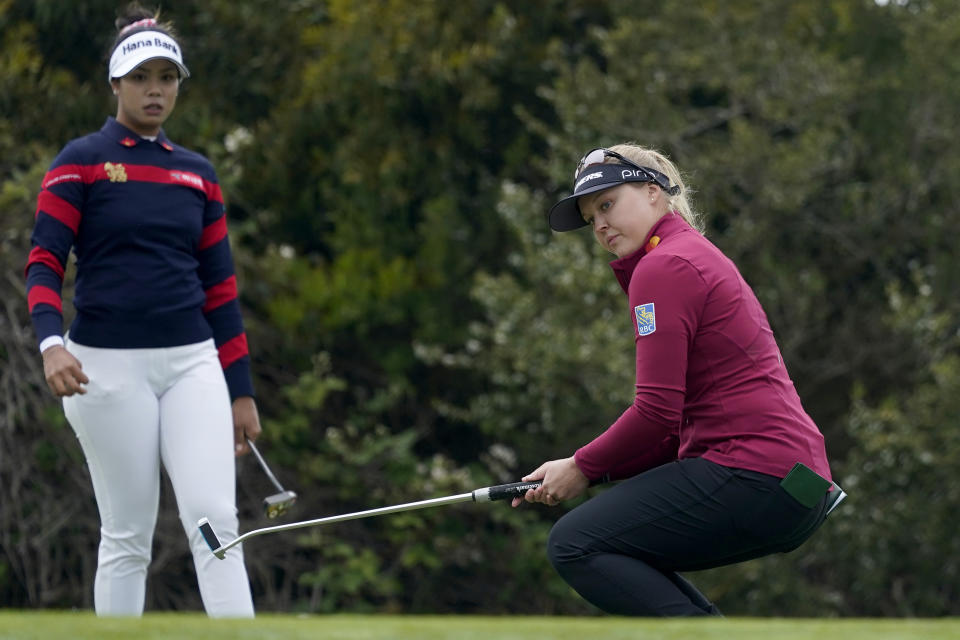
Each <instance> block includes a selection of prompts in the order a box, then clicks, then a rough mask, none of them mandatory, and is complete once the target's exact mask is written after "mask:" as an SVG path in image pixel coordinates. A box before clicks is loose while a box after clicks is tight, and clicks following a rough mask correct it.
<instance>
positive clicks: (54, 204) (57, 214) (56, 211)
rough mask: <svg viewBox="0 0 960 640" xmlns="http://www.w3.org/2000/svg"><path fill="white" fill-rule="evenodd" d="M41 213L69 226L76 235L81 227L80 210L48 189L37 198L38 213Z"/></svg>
mask: <svg viewBox="0 0 960 640" xmlns="http://www.w3.org/2000/svg"><path fill="white" fill-rule="evenodd" d="M41 211H43V212H44V213H46V214H47V215H50V216H52V217H54V218H56V219H57V220H59V221H60V222H62V223H63V224H65V225H67V226H68V227H70V229H71V230H73V232H74V233H76V232H77V229H78V228H79V227H80V210H79V209H77V208H76V207H75V206H73V205H72V204H70V203H69V202H67V201H66V200H64V199H63V198H61V197H60V196H58V195H56V194H54V193H53V192H51V191H47V190H46V189H44V190H43V191H41V192H40V195H39V196H38V197H37V213H38V214H39V213H40V212H41ZM34 217H36V215H34Z"/></svg>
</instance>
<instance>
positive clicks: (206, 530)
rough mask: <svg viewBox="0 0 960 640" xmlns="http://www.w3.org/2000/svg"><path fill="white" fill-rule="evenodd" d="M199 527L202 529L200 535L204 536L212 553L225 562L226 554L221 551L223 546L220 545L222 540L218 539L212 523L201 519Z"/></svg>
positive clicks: (198, 523)
mask: <svg viewBox="0 0 960 640" xmlns="http://www.w3.org/2000/svg"><path fill="white" fill-rule="evenodd" d="M197 526H198V527H199V528H200V535H202V536H203V539H204V540H205V541H206V542H207V546H208V547H210V551H212V552H213V555H215V556H217V557H218V558H220V559H221V560H223V557H224V556H225V555H226V552H225V551H221V547H222V546H223V545H221V544H220V539H219V538H217V534H216V533H215V532H214V531H213V527H212V526H211V525H210V521H209V520H207V519H206V518H200V520H199V522H197Z"/></svg>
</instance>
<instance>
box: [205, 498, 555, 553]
mask: <svg viewBox="0 0 960 640" xmlns="http://www.w3.org/2000/svg"><path fill="white" fill-rule="evenodd" d="M541 484H543V481H542V480H534V481H532V482H513V483H511V484H501V485H496V486H493V487H483V488H482V489H475V490H473V491H471V492H470V493H461V494H459V495H455V496H447V497H445V498H431V499H429V500H420V501H418V502H408V503H406V504H398V505H395V506H392V507H381V508H379V509H368V510H366V511H356V512H354V513H345V514H343V515H339V516H329V517H326V518H317V519H316V520H304V521H302V522H291V523H289V524H279V525H276V526H274V527H266V528H264V529H254V530H253V531H248V532H246V533H245V534H243V535H242V536H238V537H237V538H234V539H233V540H231V541H230V542H228V543H226V544H223V543H221V542H220V538H218V537H217V534H216V532H215V531H214V530H213V526H212V525H211V524H210V521H209V520H208V519H207V518H200V520H199V521H198V522H197V526H198V527H199V528H200V534H201V535H202V536H203V539H204V540H206V541H207V545H209V547H210V551H212V552H213V555H215V556H216V557H218V558H219V559H221V560H223V558H224V557H225V556H226V553H227V549H230V548H231V547H234V546H236V545H238V544H240V543H241V542H243V541H244V540H246V539H247V538H252V537H253V536H259V535H263V534H265V533H275V532H277V531H288V530H290V529H302V528H303V527H315V526H317V525H321V524H331V523H334V522H343V521H344V520H358V519H360V518H369V517H371V516H379V515H383V514H387V513H397V512H399V511H412V510H414V509H425V508H427V507H437V506H440V505H446V504H456V503H458V502H468V501H471V500H472V501H473V502H492V501H494V500H508V499H510V498H522V497H523V496H524V495H526V493H527V490H529V489H536V488H537V487H539V486H540V485H541Z"/></svg>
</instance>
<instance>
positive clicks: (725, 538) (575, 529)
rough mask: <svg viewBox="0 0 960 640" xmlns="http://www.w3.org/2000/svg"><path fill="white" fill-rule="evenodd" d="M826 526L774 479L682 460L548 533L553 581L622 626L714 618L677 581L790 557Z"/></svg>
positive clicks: (615, 490) (609, 493) (818, 509)
mask: <svg viewBox="0 0 960 640" xmlns="http://www.w3.org/2000/svg"><path fill="white" fill-rule="evenodd" d="M825 517H826V494H824V498H823V499H822V500H821V501H820V502H819V503H818V504H817V505H816V506H814V507H813V508H812V509H808V508H807V507H804V506H803V505H801V504H800V503H799V502H797V501H796V500H795V499H794V498H793V497H792V496H790V495H789V494H787V493H786V492H785V491H784V490H783V489H782V488H781V487H780V478H777V477H774V476H770V475H767V474H764V473H757V472H755V471H745V470H743V469H733V468H730V467H724V466H722V465H719V464H716V463H713V462H710V461H708V460H705V459H703V458H689V459H686V460H679V461H676V462H671V463H669V464H665V465H663V466H660V467H657V468H655V469H651V470H650V471H647V472H645V473H642V474H640V475H638V476H634V477H633V478H630V479H629V480H624V481H623V482H621V483H619V484H617V485H615V486H613V487H612V488H610V489H608V490H606V491H604V492H603V493H601V494H599V495H597V496H596V497H594V498H591V499H590V500H588V501H586V502H584V503H583V504H582V505H580V506H578V507H577V508H575V509H574V510H573V511H571V512H569V513H568V514H566V515H565V516H563V517H562V518H560V520H558V521H557V523H556V524H555V525H554V527H553V530H552V531H551V532H550V540H549V542H548V547H547V549H548V554H549V556H550V561H551V562H552V563H553V566H554V567H555V568H556V570H557V572H558V573H559V574H560V575H561V577H563V579H564V580H566V581H567V583H568V584H570V586H572V587H573V588H574V589H576V591H577V593H579V594H580V595H581V596H583V598H584V599H586V600H587V601H589V602H591V603H593V604H594V605H596V606H597V607H599V608H600V609H602V610H603V611H606V612H607V613H611V614H616V615H629V616H702V615H719V614H720V612H719V611H718V610H717V608H716V607H715V606H714V605H713V604H712V603H711V602H710V601H709V600H707V598H706V597H705V596H704V595H703V594H702V593H700V592H699V591H698V590H697V589H696V588H695V587H694V586H693V585H692V584H690V583H689V582H688V581H687V580H685V579H684V578H683V577H681V576H680V575H679V574H678V573H677V572H678V571H695V570H699V569H709V568H712V567H719V566H721V565H726V564H732V563H735V562H741V561H743V560H749V559H751V558H758V557H760V556H764V555H768V554H771V553H775V552H785V551H790V550H792V549H795V548H796V547H798V546H799V545H800V544H801V543H802V542H803V541H804V540H806V539H807V538H809V537H810V535H811V534H812V533H813V532H814V531H815V530H816V529H817V527H819V526H820V524H821V523H822V522H823V519H824V518H825Z"/></svg>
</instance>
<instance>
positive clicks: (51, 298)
mask: <svg viewBox="0 0 960 640" xmlns="http://www.w3.org/2000/svg"><path fill="white" fill-rule="evenodd" d="M38 304H48V305H50V306H51V307H53V308H54V309H56V310H57V312H59V313H63V302H62V301H61V300H60V294H59V293H57V292H56V291H54V290H53V289H51V288H50V287H44V286H43V285H39V284H37V285H34V286H32V287H30V292H29V293H27V307H28V308H29V309H30V312H31V313H32V312H33V308H34V307H35V306H37V305H38ZM244 344H246V342H244ZM221 357H222V356H221Z"/></svg>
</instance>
